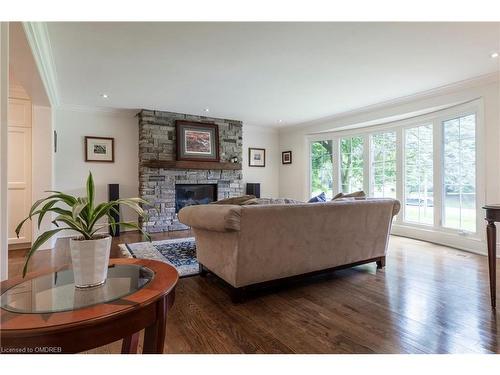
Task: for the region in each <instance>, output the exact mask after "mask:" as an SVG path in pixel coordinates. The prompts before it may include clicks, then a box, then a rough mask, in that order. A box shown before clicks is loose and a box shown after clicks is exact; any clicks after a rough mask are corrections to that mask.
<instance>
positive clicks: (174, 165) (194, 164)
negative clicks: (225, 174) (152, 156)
mask: <svg viewBox="0 0 500 375" xmlns="http://www.w3.org/2000/svg"><path fill="white" fill-rule="evenodd" d="M141 164H142V166H144V167H147V168H163V169H214V170H227V171H237V170H241V164H240V163H227V162H216V161H177V160H146V161H143V162H142V163H141Z"/></svg>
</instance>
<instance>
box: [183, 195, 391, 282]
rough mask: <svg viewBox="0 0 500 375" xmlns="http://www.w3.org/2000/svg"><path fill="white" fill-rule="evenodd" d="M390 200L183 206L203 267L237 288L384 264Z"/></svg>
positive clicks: (185, 222) (184, 215) (388, 229)
mask: <svg viewBox="0 0 500 375" xmlns="http://www.w3.org/2000/svg"><path fill="white" fill-rule="evenodd" d="M399 208H400V204H399V202H398V201H397V200H394V199H384V198H381V199H376V198H368V199H363V200H349V201H342V200H341V201H332V202H327V203H305V204H268V205H251V206H236V205H213V204H209V205H200V206H189V207H185V208H183V209H182V210H181V211H180V212H179V221H181V222H182V223H184V224H186V225H189V226H191V227H192V229H193V231H194V235H195V237H196V247H197V257H198V261H199V263H200V264H201V265H203V267H204V268H205V269H207V270H209V271H211V272H213V273H214V274H216V275H217V276H219V277H220V278H222V279H224V280H225V281H226V282H227V283H229V284H230V285H231V286H232V287H234V288H242V287H247V286H249V285H253V284H259V283H263V282H267V281H270V280H276V279H282V278H287V277H291V276H296V275H302V274H307V273H311V272H315V271H320V270H326V269H331V268H336V267H339V268H340V266H349V265H356V264H362V263H368V262H377V264H378V266H379V268H380V267H383V266H384V264H385V254H386V250H387V241H388V236H389V232H390V228H391V223H392V218H393V216H394V215H396V214H397V213H398V212H399Z"/></svg>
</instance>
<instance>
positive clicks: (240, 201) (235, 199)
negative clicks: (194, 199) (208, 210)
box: [210, 195, 255, 205]
mask: <svg viewBox="0 0 500 375" xmlns="http://www.w3.org/2000/svg"><path fill="white" fill-rule="evenodd" d="M250 199H255V195H242V196H239V197H232V198H225V199H221V200H218V201H215V202H211V203H210V204H236V205H242V204H245V202H246V201H248V200H250Z"/></svg>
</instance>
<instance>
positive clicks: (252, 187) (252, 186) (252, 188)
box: [247, 183, 260, 198]
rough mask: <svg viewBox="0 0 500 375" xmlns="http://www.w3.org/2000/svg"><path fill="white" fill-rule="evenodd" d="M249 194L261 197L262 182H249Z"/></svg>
mask: <svg viewBox="0 0 500 375" xmlns="http://www.w3.org/2000/svg"><path fill="white" fill-rule="evenodd" d="M247 194H250V195H255V197H256V198H260V183H247Z"/></svg>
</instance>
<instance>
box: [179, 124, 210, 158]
mask: <svg viewBox="0 0 500 375" xmlns="http://www.w3.org/2000/svg"><path fill="white" fill-rule="evenodd" d="M175 127H176V135H177V139H176V141H177V160H183V161H215V162H219V161H220V158H219V127H218V126H217V125H216V124H210V123H204V122H192V121H185V120H177V121H176V122H175Z"/></svg>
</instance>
